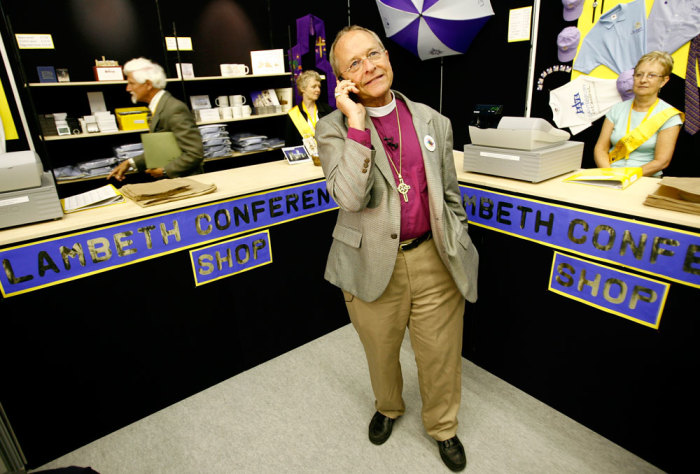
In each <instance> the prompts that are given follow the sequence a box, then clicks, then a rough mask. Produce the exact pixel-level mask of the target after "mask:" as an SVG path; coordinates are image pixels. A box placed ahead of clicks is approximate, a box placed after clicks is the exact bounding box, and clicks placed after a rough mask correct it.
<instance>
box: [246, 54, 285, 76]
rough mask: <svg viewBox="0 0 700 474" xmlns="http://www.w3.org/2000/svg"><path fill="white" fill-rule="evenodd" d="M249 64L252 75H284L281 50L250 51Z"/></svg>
mask: <svg viewBox="0 0 700 474" xmlns="http://www.w3.org/2000/svg"><path fill="white" fill-rule="evenodd" d="M250 63H251V66H253V67H252V69H253V74H282V73H284V53H283V51H282V50H281V49H267V50H263V51H251V52H250Z"/></svg>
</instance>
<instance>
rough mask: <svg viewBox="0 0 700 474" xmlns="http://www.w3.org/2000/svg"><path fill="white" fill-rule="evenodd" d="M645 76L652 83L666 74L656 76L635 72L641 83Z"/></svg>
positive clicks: (651, 73)
mask: <svg viewBox="0 0 700 474" xmlns="http://www.w3.org/2000/svg"><path fill="white" fill-rule="evenodd" d="M644 76H646V77H647V79H649V80H650V81H653V80H654V79H657V78H659V77H665V75H664V74H654V73H653V72H635V73H634V78H635V79H636V80H638V81H641V80H642V79H644Z"/></svg>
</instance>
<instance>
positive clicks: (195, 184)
mask: <svg viewBox="0 0 700 474" xmlns="http://www.w3.org/2000/svg"><path fill="white" fill-rule="evenodd" d="M120 191H121V192H122V194H123V195H124V196H126V197H128V198H129V199H131V200H132V201H134V202H135V203H136V204H138V205H139V206H141V207H148V206H154V205H156V204H164V203H166V202H171V201H179V200H180V199H187V198H190V197H194V196H200V195H202V194H208V193H213V192H214V191H216V185H214V184H203V183H200V182H199V181H195V180H193V179H190V178H173V179H161V180H158V181H154V182H152V183H139V184H127V185H125V186H122V187H121V189H120Z"/></svg>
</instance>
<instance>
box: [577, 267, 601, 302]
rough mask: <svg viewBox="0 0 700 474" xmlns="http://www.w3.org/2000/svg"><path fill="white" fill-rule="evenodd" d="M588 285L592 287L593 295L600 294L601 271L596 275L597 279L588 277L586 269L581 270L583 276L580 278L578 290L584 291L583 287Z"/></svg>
mask: <svg viewBox="0 0 700 474" xmlns="http://www.w3.org/2000/svg"><path fill="white" fill-rule="evenodd" d="M585 285H588V286H590V287H591V296H598V288H599V287H600V273H598V274H597V275H596V276H595V279H593V280H588V279H586V270H585V269H582V270H581V276H580V277H579V279H578V291H583V287H584V286H585Z"/></svg>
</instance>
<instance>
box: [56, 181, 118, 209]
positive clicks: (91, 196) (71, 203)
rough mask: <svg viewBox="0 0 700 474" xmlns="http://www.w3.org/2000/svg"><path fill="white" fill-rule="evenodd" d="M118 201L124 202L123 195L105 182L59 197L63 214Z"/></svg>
mask: <svg viewBox="0 0 700 474" xmlns="http://www.w3.org/2000/svg"><path fill="white" fill-rule="evenodd" d="M120 202H124V196H122V195H121V193H120V192H119V191H118V190H117V188H115V187H114V186H113V185H111V184H106V185H104V186H102V187H100V188H97V189H93V190H92V191H87V192H84V193H80V194H76V195H75V196H70V197H67V198H65V199H61V206H63V212H64V213H65V214H70V213H71V212H77V211H84V210H86V209H92V208H95V207H102V206H109V205H110V204H117V203H120Z"/></svg>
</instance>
